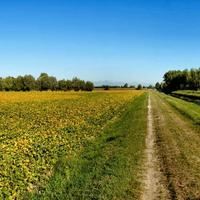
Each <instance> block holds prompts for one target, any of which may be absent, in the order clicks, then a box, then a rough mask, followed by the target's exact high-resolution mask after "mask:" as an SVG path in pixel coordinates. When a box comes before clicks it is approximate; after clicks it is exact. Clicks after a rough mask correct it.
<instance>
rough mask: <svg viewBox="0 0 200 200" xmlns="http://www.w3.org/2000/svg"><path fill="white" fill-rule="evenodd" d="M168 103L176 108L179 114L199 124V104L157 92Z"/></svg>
mask: <svg viewBox="0 0 200 200" xmlns="http://www.w3.org/2000/svg"><path fill="white" fill-rule="evenodd" d="M159 95H160V97H162V98H164V99H165V100H166V101H167V102H168V103H169V104H170V105H172V106H173V107H174V108H176V109H177V110H178V111H179V112H180V113H181V114H184V115H185V116H187V117H188V118H190V119H191V120H192V121H193V122H194V123H196V124H200V106H199V105H197V104H196V103H192V102H188V101H185V100H182V99H178V98H175V97H172V96H168V95H164V94H159Z"/></svg>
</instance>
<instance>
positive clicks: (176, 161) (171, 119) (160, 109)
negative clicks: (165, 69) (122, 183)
mask: <svg viewBox="0 0 200 200" xmlns="http://www.w3.org/2000/svg"><path fill="white" fill-rule="evenodd" d="M199 133H200V132H199V128H197V126H196V125H194V124H193V123H192V122H191V121H189V120H188V119H187V118H186V117H185V116H183V115H181V114H180V113H179V112H178V111H176V109H175V108H173V107H172V106H171V105H169V104H168V102H167V101H166V100H165V99H164V98H162V95H159V94H158V93H155V92H150V96H149V105H148V135H147V138H146V152H145V161H144V175H143V192H142V193H143V194H142V197H141V199H142V200H147V199H148V200H154V199H155V200H156V199H200V175H199V171H200V134H199Z"/></svg>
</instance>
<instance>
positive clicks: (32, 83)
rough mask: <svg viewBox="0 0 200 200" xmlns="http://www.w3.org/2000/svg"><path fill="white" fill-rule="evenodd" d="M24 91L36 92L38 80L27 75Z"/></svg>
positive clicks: (24, 80)
mask: <svg viewBox="0 0 200 200" xmlns="http://www.w3.org/2000/svg"><path fill="white" fill-rule="evenodd" d="M23 82H24V91H31V90H36V89H37V87H36V80H35V78H34V77H33V76H32V75H25V76H24V77H23Z"/></svg>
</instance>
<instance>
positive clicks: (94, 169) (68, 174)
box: [25, 93, 147, 200]
mask: <svg viewBox="0 0 200 200" xmlns="http://www.w3.org/2000/svg"><path fill="white" fill-rule="evenodd" d="M146 126H147V93H145V94H143V95H141V96H139V97H137V98H136V99H135V100H134V101H133V102H132V103H130V104H129V105H128V106H127V108H126V111H125V112H124V113H123V114H122V116H121V117H120V118H119V119H117V120H116V121H115V122H114V123H113V124H111V125H110V126H109V127H107V128H106V129H105V130H104V131H103V133H102V134H101V136H100V137H99V138H97V139H96V140H95V141H93V142H91V143H88V144H87V145H86V146H85V147H84V150H83V152H82V153H81V154H80V155H77V156H76V159H74V158H73V159H72V160H69V159H66V158H62V159H60V160H59V161H58V162H57V164H56V166H55V172H54V175H53V176H52V178H51V179H50V181H49V183H48V184H47V185H46V186H44V187H43V188H40V190H38V192H37V193H29V194H26V196H25V199H34V200H36V199H59V200H62V199H63V200H64V199H137V198H138V197H139V195H140V183H139V178H138V174H139V170H140V164H141V162H142V158H143V153H144V149H145V137H146V131H147V127H146Z"/></svg>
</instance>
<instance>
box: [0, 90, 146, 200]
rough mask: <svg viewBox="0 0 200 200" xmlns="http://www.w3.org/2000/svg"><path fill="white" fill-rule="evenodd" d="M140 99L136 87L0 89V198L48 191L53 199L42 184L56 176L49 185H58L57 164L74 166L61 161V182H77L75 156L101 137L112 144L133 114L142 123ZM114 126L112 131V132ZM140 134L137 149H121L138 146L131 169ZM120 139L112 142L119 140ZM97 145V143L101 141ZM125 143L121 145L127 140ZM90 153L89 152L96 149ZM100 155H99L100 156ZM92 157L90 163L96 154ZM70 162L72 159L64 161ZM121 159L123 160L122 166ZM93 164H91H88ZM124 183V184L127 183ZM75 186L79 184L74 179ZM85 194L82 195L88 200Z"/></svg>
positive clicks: (143, 104) (36, 195)
mask: <svg viewBox="0 0 200 200" xmlns="http://www.w3.org/2000/svg"><path fill="white" fill-rule="evenodd" d="M138 99H139V100H138ZM145 99H146V94H145V93H144V92H143V91H135V90H126V91H120V90H119V91H107V92H103V91H99V92H92V93H86V92H78V93H76V92H8V93H6V92H1V93H0V102H1V104H0V116H1V117H0V140H1V143H0V149H1V151H0V159H1V162H0V199H23V198H28V199H31V198H33V199H34V198H36V199H37V198H41V199H45V196H48V195H50V196H49V198H47V199H50V197H52V199H56V196H53V195H52V194H49V191H48V188H49V187H50V186H49V185H48V184H47V183H48V182H49V181H50V180H51V181H52V182H54V181H55V180H56V183H55V182H54V183H52V184H53V188H54V189H55V190H56V189H58V190H60V189H61V190H62V189H63V187H62V181H60V182H59V181H58V180H57V178H58V177H60V176H61V175H60V174H59V175H57V171H58V172H59V169H60V167H61V168H62V163H63V162H64V163H68V165H73V166H74V167H72V169H70V167H69V166H68V165H67V164H65V165H64V166H65V167H66V166H68V168H67V169H66V168H64V169H62V170H61V169H60V170H61V172H63V174H64V177H63V179H62V180H64V181H65V184H67V183H68V184H71V185H72V184H74V183H75V182H77V181H78V180H77V179H76V176H75V174H78V173H80V171H79V170H81V169H79V167H80V166H82V165H83V163H81V164H77V163H76V162H75V161H74V160H79V161H80V160H81V155H82V156H83V155H85V156H86V155H87V153H85V154H81V152H84V151H88V150H87V149H88V148H94V147H93V146H94V144H92V143H93V142H94V141H97V143H98V142H99V141H101V140H102V141H104V139H105V138H106V137H107V140H108V141H111V142H110V144H111V143H112V141H114V142H115V137H117V136H116V135H115V132H116V134H119V137H121V136H120V134H122V132H123V134H125V132H124V130H125V129H124V126H126V131H127V132H129V131H128V128H129V126H130V124H131V123H130V122H129V123H128V124H127V123H125V122H126V121H127V120H132V121H133V120H136V118H138V117H139V116H135V117H134V116H133V115H136V114H137V115H140V116H141V124H140V126H141V125H143V124H144V120H146V117H145V111H146V100H145ZM136 100H137V101H136ZM137 106H138V107H137ZM137 109H138V111H137ZM132 110H136V111H137V112H133V111H132ZM125 112H128V113H127V114H126V115H125V114H123V113H125ZM129 113H130V114H129ZM123 115H125V116H124V118H125V120H124V123H125V124H123V123H122V125H121V123H117V122H115V121H118V120H119V119H121V117H123ZM128 115H130V116H131V118H130V119H128V118H127V116H128ZM142 116H143V118H142ZM138 123H139V122H137V123H134V124H133V125H132V126H133V127H131V129H130V132H131V130H133V129H138V128H139V127H137V124H138ZM112 124H114V125H112ZM119 124H120V125H119ZM112 126H113V127H112ZM120 126H123V129H122V128H121V129H122V130H123V131H122V130H121V132H119V130H120ZM109 128H110V129H109ZM140 129H141V128H140ZM113 130H115V131H114V132H113ZM144 130H145V129H144ZM118 132H119V133H118ZM139 132H143V134H142V135H141V136H140V135H139V136H137V137H138V141H137V143H138V144H137V145H136V147H130V144H129V146H127V147H126V148H133V152H132V153H134V148H135V150H137V151H135V152H137V155H134V156H135V157H133V158H134V159H136V160H138V161H137V162H136V161H135V160H134V162H135V165H134V164H133V165H132V166H131V167H133V171H134V168H136V167H135V166H137V164H138V163H139V160H140V159H139V157H138V156H140V154H139V153H138V152H141V146H142V145H143V148H144V138H145V133H146V131H143V130H140V131H139ZM139 132H136V133H135V134H138V133H139ZM112 134H113V136H112ZM101 135H104V137H102V138H104V139H101V137H100V136H101ZM128 136H129V135H128V134H127V137H128ZM112 137H113V138H112ZM132 137H133V135H132ZM98 138H100V139H98ZM109 138H110V139H109ZM120 141H121V140H120ZM120 141H118V140H116V142H118V143H120ZM104 142H105V141H104ZM104 142H102V143H104ZM90 143H91V145H90ZM100 143H101V142H100ZM98 145H99V146H102V144H98ZM98 145H97V146H98ZM112 145H113V144H112ZM124 145H125V146H126V145H127V143H125V144H124ZM114 146H115V145H114ZM114 146H113V147H111V146H110V147H109V145H108V147H106V148H108V149H107V151H108V152H105V154H106V153H107V154H108V157H109V154H110V151H111V150H112V151H113V152H114V151H115V148H114ZM118 146H119V144H118V145H117V147H118ZM98 148H100V147H98ZM98 148H97V149H98ZM110 148H111V149H110ZM105 151H106V149H105ZM118 151H122V149H117V148H116V152H118ZM92 152H93V153H94V152H95V149H94V150H93V151H92ZM100 153H101V152H100ZM128 153H129V152H128V151H127V152H126V154H127V155H128ZM88 154H90V152H88ZM90 156H91V155H90ZM101 156H102V155H99V157H100V158H101ZM103 159H105V158H102V160H103ZM122 159H124V155H122ZM93 160H94V161H95V158H94V159H93ZM69 162H72V163H71V164H69ZM83 162H84V161H83ZM97 162H100V161H97ZM112 162H113V165H114V164H116V163H115V161H114V160H112ZM116 162H117V161H116ZM60 163H61V164H60ZM73 163H74V164H73ZM124 163H125V162H122V164H124ZM94 164H95V163H91V166H92V165H94ZM104 164H105V163H104ZM126 164H127V163H126ZM105 166H106V164H105ZM102 167H103V166H102ZM123 167H124V166H123ZM126 167H130V166H129V165H127V166H126ZM94 168H95V167H94ZM123 169H126V168H123ZM73 173H74V174H73ZM120 173H121V172H119V174H120ZM61 174H62V173H61ZM82 174H83V173H82ZM72 180H74V181H73V183H72V182H71V181H72ZM51 181H50V183H51ZM79 181H81V180H79ZM128 181H130V180H128ZM66 182H67V183H66ZM88 183H89V181H88ZM90 183H91V182H90ZM110 184H111V183H110ZM126 184H127V185H128V182H126ZM80 185H81V183H79V186H80ZM74 187H75V186H74ZM74 187H73V188H71V191H73V189H74ZM76 187H77V186H76ZM46 188H47V189H46ZM79 189H81V187H79ZM82 189H83V188H82ZM51 191H52V190H51ZM102 191H103V189H102ZM102 191H101V192H102ZM52 193H53V191H52ZM67 193H68V194H69V195H70V194H71V193H72V192H71V193H70V189H69V191H68V192H67ZM104 193H105V195H106V194H107V193H106V192H105V191H104ZM55 194H56V195H58V194H59V192H58V191H57V192H55ZM75 194H77V195H78V193H77V191H73V194H71V195H72V196H71V197H69V199H70V198H72V199H73V195H75ZM79 195H80V194H79ZM87 195H88V194H86V197H85V199H88V196H87ZM94 195H100V194H94ZM116 195H117V194H116ZM77 198H80V196H79V197H77ZM57 199H58V198H57ZM59 199H61V197H60V198H59Z"/></svg>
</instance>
